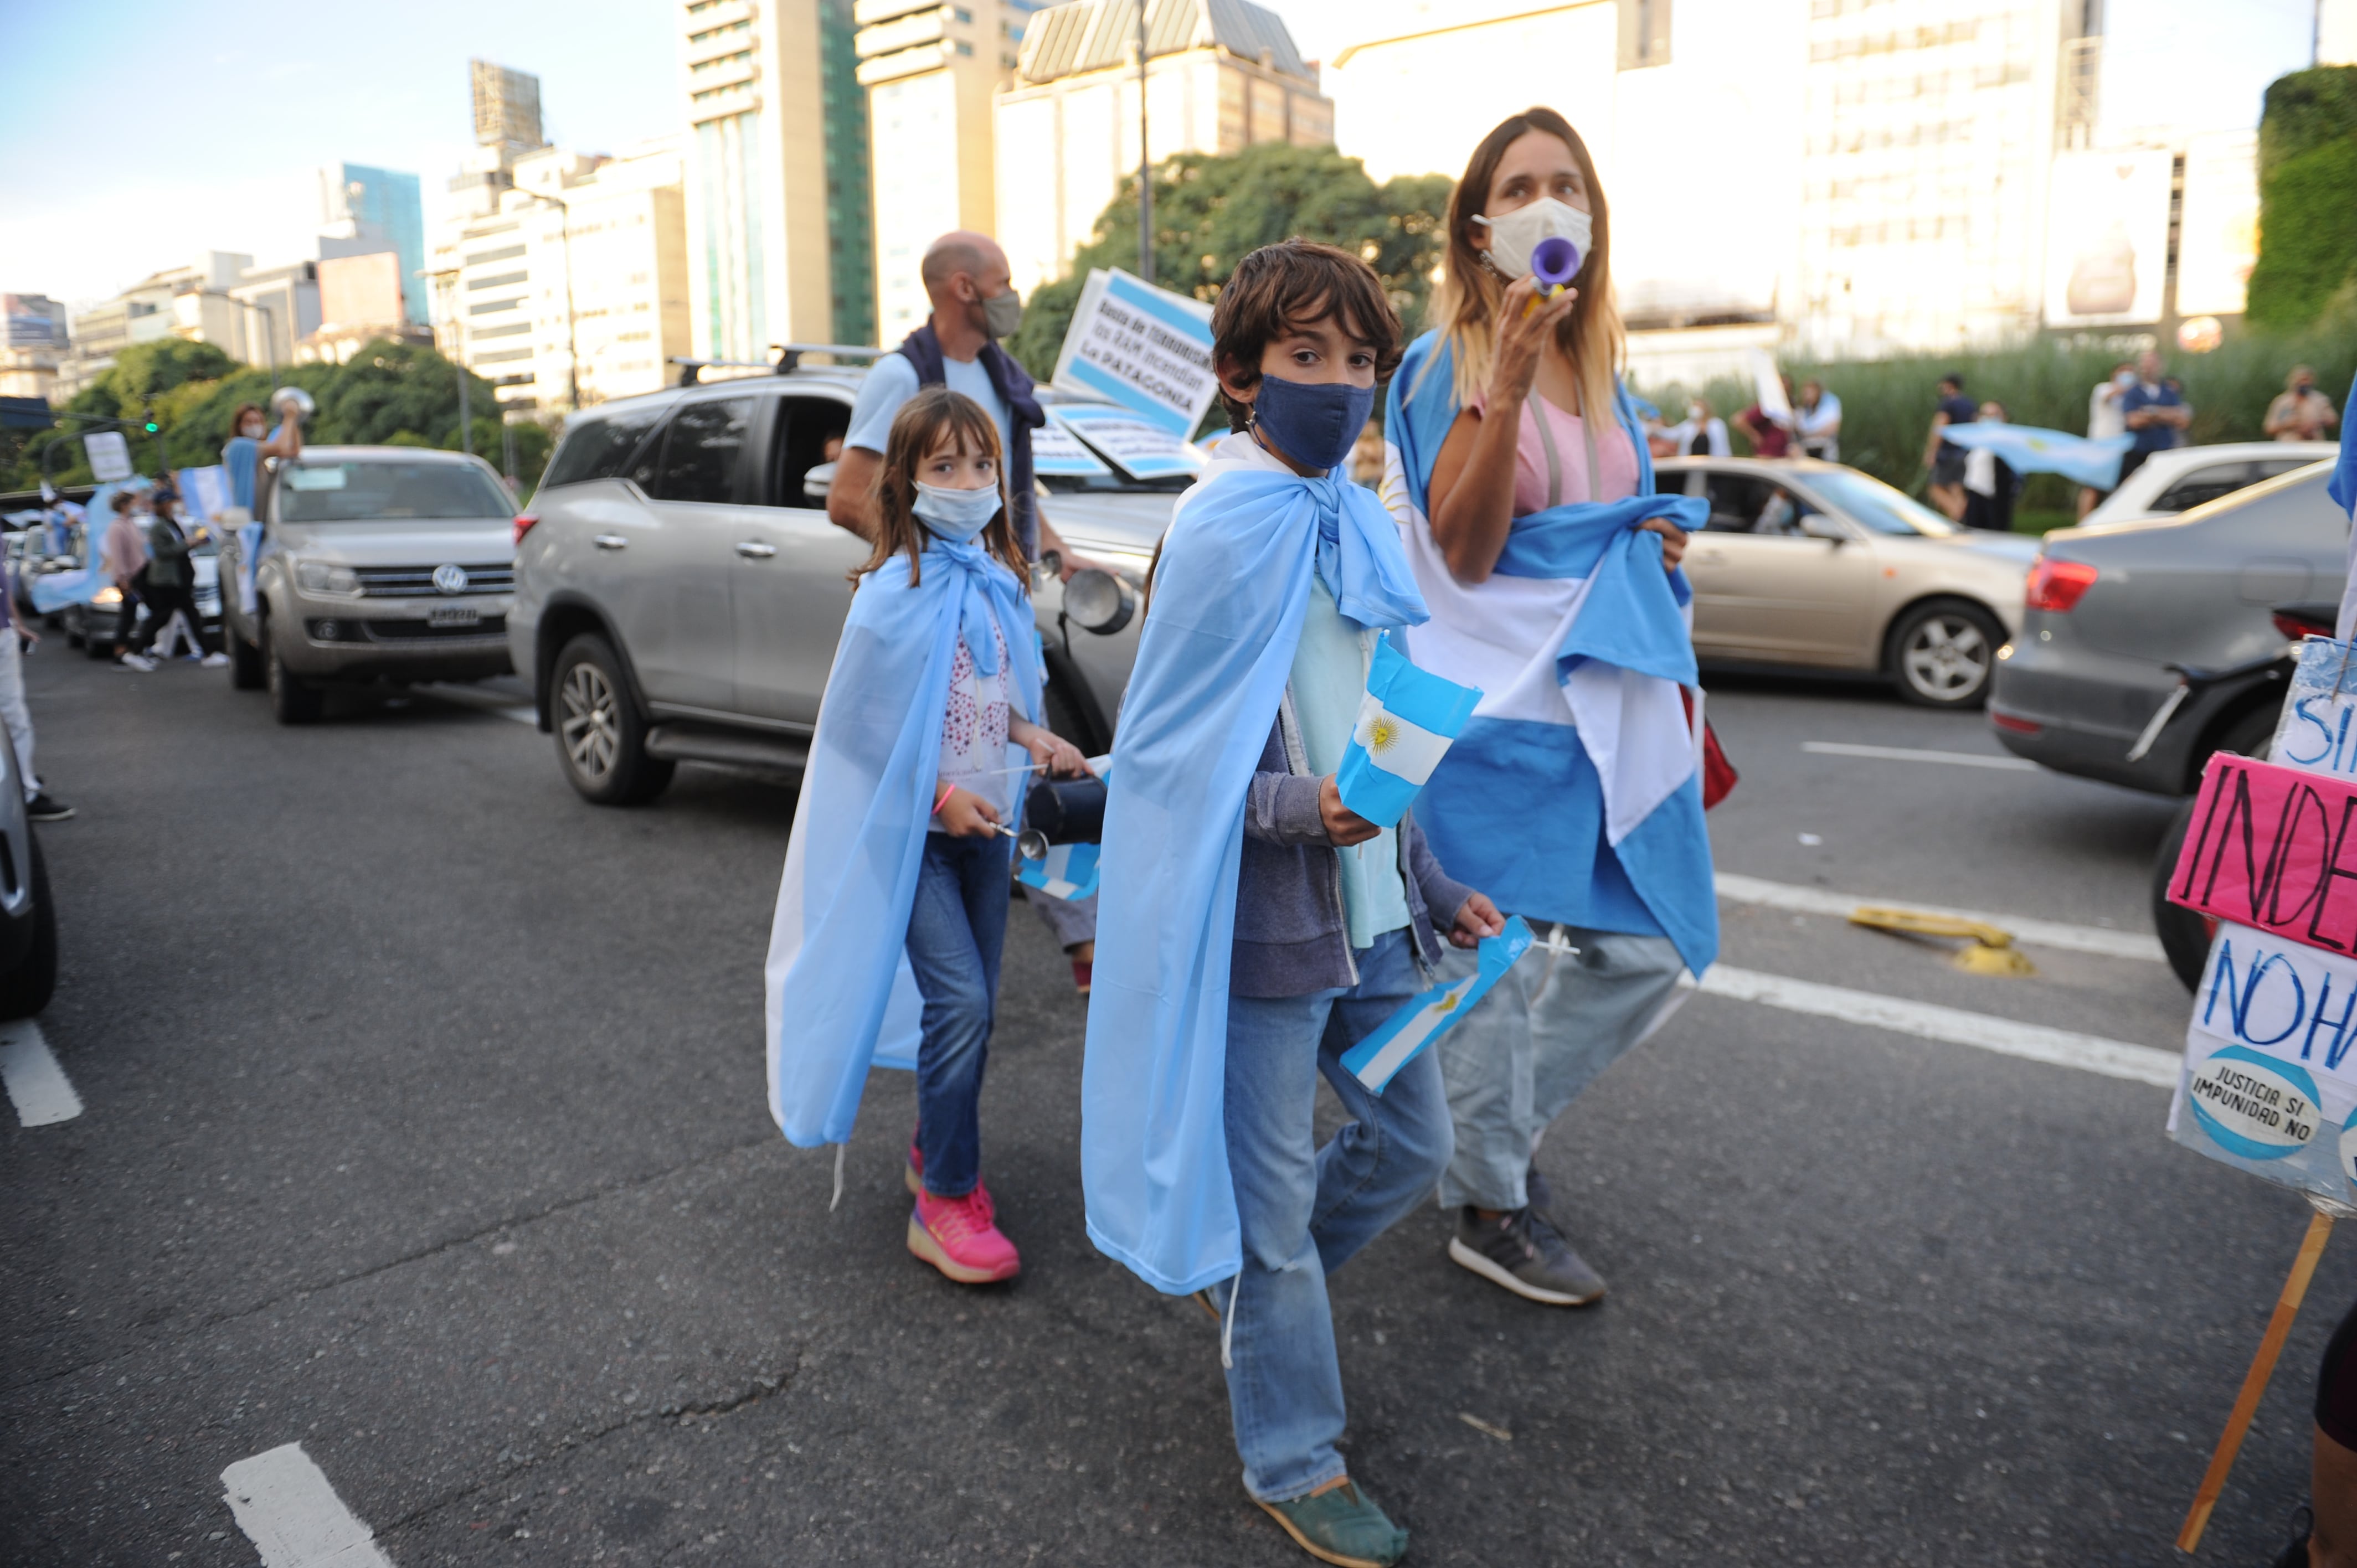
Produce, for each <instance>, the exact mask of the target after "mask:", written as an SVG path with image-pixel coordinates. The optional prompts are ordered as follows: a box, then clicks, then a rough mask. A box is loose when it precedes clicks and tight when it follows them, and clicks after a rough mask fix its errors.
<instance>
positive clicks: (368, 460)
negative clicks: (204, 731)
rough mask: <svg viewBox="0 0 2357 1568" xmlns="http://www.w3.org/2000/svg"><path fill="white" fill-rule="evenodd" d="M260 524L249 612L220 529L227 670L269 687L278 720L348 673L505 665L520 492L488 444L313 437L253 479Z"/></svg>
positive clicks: (462, 673) (235, 543)
mask: <svg viewBox="0 0 2357 1568" xmlns="http://www.w3.org/2000/svg"><path fill="white" fill-rule="evenodd" d="M254 502H255V506H254V510H255V515H256V518H257V520H258V521H261V522H262V523H263V525H264V531H263V535H262V545H261V548H260V549H258V550H257V551H255V552H254V563H253V565H254V596H255V604H254V610H253V613H252V614H250V615H249V614H248V613H247V612H246V610H245V608H244V607H243V605H242V603H241V602H240V600H241V597H242V596H241V595H240V593H239V591H238V575H239V571H240V568H241V565H242V562H241V560H240V553H241V552H242V549H243V545H242V542H241V541H240V540H239V539H238V538H237V536H236V532H234V531H227V532H228V536H227V537H225V538H223V539H222V540H221V627H222V633H223V640H224V641H225V642H226V643H227V644H228V649H227V651H228V653H229V656H230V679H231V682H232V683H233V684H235V685H236V686H238V687H239V688H241V689H243V690H253V689H256V688H264V687H266V688H267V689H268V690H269V693H270V708H271V712H272V713H273V714H275V715H276V716H277V718H278V721H279V722H280V723H281V724H307V723H309V722H310V721H311V720H313V719H316V718H317V717H318V716H319V711H320V707H321V703H322V699H323V688H324V686H326V685H328V684H330V683H335V682H388V681H389V682H417V681H479V680H482V679H484V678H485V677H486V676H491V675H505V674H508V673H510V672H511V671H512V669H513V666H511V664H510V663H509V662H508V637H507V630H508V628H507V618H508V612H509V609H510V607H511V606H512V604H513V603H514V593H515V535H514V532H513V531H514V529H515V528H516V526H517V524H516V523H515V521H514V511H515V508H514V502H513V499H512V498H511V497H510V496H509V494H508V490H507V487H506V486H504V485H502V484H501V483H500V478H499V475H498V474H497V473H496V472H495V471H494V470H493V469H492V467H491V466H490V464H488V463H486V462H484V461H483V460H482V459H481V458H479V457H468V456H461V455H459V454H458V453H456V452H435V451H428V450H426V449H424V448H421V447H410V446H307V447H305V448H304V449H303V455H302V456H300V457H297V458H296V459H294V460H293V461H291V462H275V461H274V463H273V466H272V471H271V472H270V473H268V474H266V475H264V476H263V478H262V481H261V483H259V484H258V485H256V486H255V495H254Z"/></svg>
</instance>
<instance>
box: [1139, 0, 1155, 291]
mask: <svg viewBox="0 0 2357 1568" xmlns="http://www.w3.org/2000/svg"><path fill="white" fill-rule="evenodd" d="M1146 5H1147V0H1137V275H1138V276H1139V277H1141V278H1144V279H1145V280H1146V282H1147V283H1152V282H1153V281H1154V160H1153V158H1152V157H1151V156H1148V154H1147V152H1146Z"/></svg>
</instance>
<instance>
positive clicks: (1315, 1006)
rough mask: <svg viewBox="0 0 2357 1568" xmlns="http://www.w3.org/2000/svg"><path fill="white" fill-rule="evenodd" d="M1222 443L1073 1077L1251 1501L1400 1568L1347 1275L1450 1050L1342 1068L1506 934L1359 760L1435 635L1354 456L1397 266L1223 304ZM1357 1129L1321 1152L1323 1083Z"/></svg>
mask: <svg viewBox="0 0 2357 1568" xmlns="http://www.w3.org/2000/svg"><path fill="white" fill-rule="evenodd" d="M1211 330H1212V333H1213V335H1214V343H1213V346H1212V365H1213V368H1214V370H1215V371H1216V373H1217V374H1218V376H1219V380H1220V392H1221V396H1222V400H1223V402H1224V403H1225V404H1226V407H1227V412H1228V420H1229V424H1230V426H1231V428H1232V431H1233V432H1234V433H1233V434H1231V435H1229V436H1228V437H1227V438H1226V439H1225V440H1223V441H1222V442H1221V443H1220V445H1219V446H1218V447H1217V448H1215V449H1214V451H1213V452H1212V454H1211V462H1210V464H1209V465H1208V466H1207V467H1206V468H1205V470H1204V474H1203V478H1202V479H1201V480H1200V482H1198V483H1197V484H1196V485H1195V486H1194V487H1193V488H1192V489H1189V490H1188V491H1187V492H1186V494H1185V495H1183V496H1181V497H1180V498H1179V503H1178V507H1177V509H1176V510H1175V513H1174V515H1173V517H1172V520H1171V523H1170V527H1169V530H1168V532H1167V533H1166V534H1165V535H1164V537H1163V544H1162V549H1161V553H1160V555H1159V558H1158V560H1157V564H1156V567H1155V571H1154V575H1153V578H1152V583H1151V591H1152V596H1151V598H1150V600H1149V601H1148V605H1147V609H1146V622H1145V627H1144V629H1143V632H1142V634H1141V636H1140V638H1139V641H1138V650H1137V663H1136V667H1135V671H1134V672H1133V673H1132V675H1131V677H1130V684H1129V695H1128V697H1127V699H1126V700H1125V703H1124V704H1123V709H1122V716H1121V725H1120V727H1119V729H1118V731H1117V732H1116V735H1115V737H1114V751H1113V764H1112V768H1111V771H1110V773H1109V774H1108V776H1107V778H1106V790H1107V797H1108V799H1107V804H1106V812H1105V826H1104V843H1103V854H1102V855H1101V858H1100V862H1099V864H1100V867H1101V871H1102V876H1103V884H1102V886H1103V891H1102V893H1101V894H1100V895H1099V897H1100V899H1101V900H1102V904H1103V921H1102V923H1101V925H1100V927H1099V929H1098V936H1097V962H1096V976H1097V986H1096V990H1095V993H1094V994H1093V995H1092V997H1091V999H1090V1004H1089V1034H1088V1054H1087V1058H1086V1060H1085V1062H1084V1064H1083V1066H1082V1079H1081V1174H1082V1186H1083V1188H1084V1190H1085V1193H1086V1196H1087V1199H1088V1221H1089V1237H1090V1239H1091V1240H1093V1241H1094V1242H1095V1243H1096V1244H1097V1246H1098V1247H1099V1248H1100V1249H1101V1250H1103V1251H1104V1252H1106V1253H1107V1254H1108V1255H1110V1256H1112V1257H1114V1258H1115V1259H1117V1260H1118V1261H1120V1262H1122V1263H1124V1264H1125V1265H1126V1266H1127V1267H1129V1268H1130V1269H1131V1270H1132V1271H1133V1272H1134V1273H1136V1274H1137V1275H1138V1276H1139V1277H1140V1278H1142V1279H1144V1280H1145V1281H1146V1283H1148V1284H1150V1285H1152V1286H1154V1287H1155V1288H1156V1289H1157V1290H1160V1291H1164V1292H1167V1293H1169V1294H1182V1293H1188V1292H1202V1293H1204V1294H1205V1301H1206V1305H1209V1306H1210V1307H1211V1309H1212V1310H1213V1311H1215V1312H1217V1313H1219V1314H1220V1315H1221V1316H1222V1319H1223V1322H1222V1352H1221V1359H1222V1364H1223V1365H1225V1366H1226V1368H1227V1369H1228V1401H1229V1406H1230V1409H1231V1411H1232V1413H1233V1417H1234V1426H1235V1438H1236V1450H1237V1452H1238V1454H1240V1455H1242V1456H1243V1480H1244V1488H1245V1490H1246V1491H1248V1492H1249V1493H1250V1494H1251V1495H1252V1497H1253V1498H1254V1501H1255V1502H1257V1503H1259V1504H1260V1506H1261V1507H1262V1508H1263V1509H1266V1510H1267V1511H1268V1513H1269V1514H1270V1516H1271V1517H1273V1518H1274V1519H1275V1520H1276V1521H1277V1522H1278V1523H1279V1524H1280V1525H1281V1526H1283V1527H1284V1529H1285V1530H1286V1533H1287V1534H1288V1535H1290V1536H1291V1537H1292V1538H1293V1539H1294V1541H1296V1542H1297V1543H1298V1544H1299V1545H1300V1546H1302V1547H1303V1548H1304V1549H1305V1550H1306V1551H1308V1552H1310V1554H1311V1555H1313V1556H1315V1557H1318V1558H1319V1559H1320V1560H1322V1561H1324V1562H1328V1563H1376V1564H1388V1563H1395V1562H1397V1561H1398V1560H1399V1557H1400V1554H1401V1553H1402V1552H1405V1550H1406V1546H1407V1533H1406V1531H1405V1530H1401V1529H1399V1528H1398V1527H1397V1526H1396V1525H1394V1524H1393V1523H1392V1521H1391V1520H1390V1519H1389V1518H1387V1517H1386V1516H1385V1515H1384V1513H1383V1509H1381V1508H1379V1507H1377V1506H1376V1504H1375V1503H1374V1502H1373V1500H1372V1499H1371V1498H1368V1497H1367V1496H1366V1494H1365V1493H1364V1492H1362V1491H1361V1490H1360V1489H1359V1488H1358V1487H1357V1486H1356V1485H1355V1484H1354V1483H1353V1482H1352V1481H1351V1477H1350V1474H1349V1470H1348V1467H1347V1466H1345V1465H1344V1463H1343V1459H1342V1455H1341V1454H1340V1451H1339V1450H1338V1448H1337V1446H1336V1444H1337V1442H1338V1440H1339V1439H1340V1437H1341V1435H1342V1432H1343V1420H1344V1412H1343V1404H1342V1378H1341V1370H1340V1364H1339V1362H1338V1360H1337V1358H1336V1352H1335V1344H1334V1324H1333V1318H1332V1316H1331V1313H1330V1311H1329V1307H1328V1305H1327V1296H1326V1279H1327V1276H1328V1275H1329V1274H1330V1273H1333V1272H1334V1271H1335V1270H1336V1269H1338V1268H1340V1267H1341V1265H1342V1264H1343V1263H1344V1262H1348V1261H1349V1260H1350V1259H1351V1257H1352V1256H1353V1255H1355V1254H1356V1253H1357V1252H1358V1251H1359V1250H1360V1249H1361V1248H1362V1247H1364V1246H1365V1245H1366V1244H1367V1243H1368V1242H1370V1241H1372V1240H1374V1239H1375V1238H1376V1237H1377V1236H1379V1235H1381V1234H1382V1233H1383V1231H1384V1230H1387V1229H1388V1228H1389V1227H1390V1226H1391V1225H1392V1224H1394V1222H1395V1221H1397V1220H1398V1219H1401V1218H1402V1217H1403V1216H1405V1215H1406V1214H1408V1213H1410V1212H1412V1211H1413V1210H1414V1209H1415V1208H1416V1207H1417V1206H1418V1205H1420V1204H1421V1203H1422V1202H1423V1201H1424V1198H1425V1195H1426V1193H1428V1192H1430V1191H1431V1190H1432V1182H1433V1178H1434V1177H1435V1176H1437V1175H1438V1174H1439V1172H1440V1170H1441V1168H1442V1166H1443V1165H1445V1164H1446V1163H1447V1161H1448V1146H1449V1133H1448V1102H1447V1100H1446V1097H1445V1096H1444V1095H1443V1093H1442V1090H1441V1084H1440V1075H1439V1072H1438V1070H1437V1068H1436V1067H1435V1065H1434V1063H1433V1060H1432V1057H1431V1054H1430V1053H1428V1052H1427V1053H1426V1054H1425V1055H1424V1056H1422V1057H1419V1058H1416V1059H1415V1060H1414V1061H1411V1062H1409V1063H1407V1064H1406V1065H1405V1066H1404V1067H1402V1068H1401V1069H1399V1071H1398V1073H1397V1075H1396V1076H1394V1078H1393V1079H1392V1080H1391V1082H1390V1083H1389V1085H1388V1086H1387V1088H1386V1089H1385V1090H1384V1092H1383V1095H1382V1097H1381V1098H1378V1097H1376V1096H1375V1095H1374V1094H1373V1093H1372V1092H1371V1091H1369V1090H1367V1089H1366V1088H1365V1087H1364V1086H1363V1085H1361V1083H1359V1082H1358V1081H1357V1080H1356V1079H1354V1078H1352V1077H1351V1074H1350V1073H1349V1072H1348V1071H1347V1070H1346V1069H1344V1068H1343V1067H1342V1065H1341V1056H1342V1053H1343V1052H1345V1051H1347V1050H1349V1049H1350V1048H1351V1047H1353V1046H1355V1045H1356V1044H1358V1043H1359V1041H1360V1040H1361V1039H1363V1038H1364V1037H1365V1036H1368V1035H1369V1034H1371V1033H1372V1032H1373V1031H1374V1030H1375V1029H1376V1028H1377V1027H1378V1026H1381V1025H1382V1024H1383V1022H1384V1020H1385V1019H1386V1018H1388V1017H1389V1016H1390V1015H1392V1014H1393V1013H1394V1012H1395V1011H1396V1010H1397V1009H1398V1008H1399V1007H1400V1006H1401V1005H1402V1004H1404V1003H1405V1002H1406V1001H1407V1000H1408V999H1409V998H1411V997H1414V996H1415V995H1417V994H1419V993H1422V992H1423V991H1424V990H1425V989H1426V986H1427V985H1428V984H1429V983H1430V982H1429V980H1428V978H1427V976H1428V974H1429V972H1430V970H1431V966H1432V965H1433V964H1434V963H1436V962H1437V960H1438V959H1439V957H1440V954H1441V952H1442V951H1443V948H1442V944H1441V940H1440V937H1439V933H1441V932H1447V933H1448V940H1450V941H1452V942H1456V943H1458V944H1460V945H1464V946H1468V947H1470V946H1474V945H1477V944H1478V943H1479V942H1480V939H1481V938H1483V937H1486V936H1492V935H1495V934H1496V933H1497V932H1498V931H1499V930H1500V929H1502V922H1501V920H1500V919H1499V918H1498V913H1497V909H1496V908H1495V907H1494V906H1493V905H1491V902H1490V900H1489V899H1488V898H1486V897H1483V896H1482V895H1480V894H1479V893H1476V892H1474V891H1472V890H1471V889H1470V888H1468V887H1466V886H1463V885H1462V884H1460V883H1458V882H1456V881H1454V880H1453V879H1451V878H1450V877H1449V876H1448V874H1447V873H1446V872H1444V871H1443V870H1442V869H1441V866H1440V865H1439V863H1438V862H1437V861H1436V860H1435V859H1434V858H1433V855H1432V853H1431V851H1430V850H1429V849H1427V848H1426V845H1425V843H1424V837H1423V834H1422V832H1420V831H1419V830H1418V828H1417V827H1416V824H1415V817H1414V815H1413V814H1412V813H1411V814H1407V815H1404V816H1403V817H1401V819H1400V822H1399V826H1398V828H1397V829H1396V830H1395V831H1394V830H1384V829H1378V828H1377V827H1376V826H1375V824H1374V823H1372V822H1368V821H1366V820H1365V819H1363V818H1361V817H1360V816H1358V815H1357V814H1356V813H1354V812H1352V811H1350V810H1349V809H1348V808H1347V807H1345V806H1344V805H1343V804H1342V801H1341V795H1340V789H1339V787H1338V784H1337V782H1336V779H1335V774H1336V772H1337V770H1338V768H1340V764H1341V760H1342V757H1343V754H1344V752H1345V751H1346V750H1347V749H1348V747H1349V746H1350V743H1351V731H1352V727H1353V725H1354V724H1355V722H1356V720H1357V717H1358V714H1359V712H1360V706H1361V701H1362V700H1363V697H1364V695H1365V692H1366V674H1367V666H1368V660H1369V659H1370V657H1371V656H1372V645H1373V642H1374V639H1375V638H1376V637H1377V636H1378V634H1380V633H1381V632H1382V631H1383V630H1385V629H1394V628H1402V627H1405V626H1409V625H1412V624H1414V623H1415V622H1418V621H1421V620H1423V619H1424V618H1425V609H1424V605H1423V602H1422V600H1421V599H1419V598H1418V596H1417V595H1416V591H1415V581H1414V579H1413V578H1412V577H1411V576H1410V575H1409V572H1408V566H1407V562H1406V560H1405V557H1404V556H1403V555H1402V553H1401V550H1400V539H1399V531H1398V529H1397V528H1395V527H1394V525H1393V523H1392V520H1391V518H1390V516H1389V515H1388V514H1387V513H1386V512H1385V511H1384V510H1383V505H1382V503H1381V502H1379V501H1378V500H1376V499H1375V498H1374V497H1373V496H1372V494H1370V493H1369V492H1368V491H1366V490H1364V489H1361V488H1360V487H1358V486H1357V485H1354V484H1351V482H1350V481H1349V479H1348V478H1345V477H1344V476H1343V475H1342V474H1341V473H1340V472H1339V471H1338V470H1340V468H1341V467H1342V465H1343V464H1345V463H1347V462H1348V461H1349V460H1350V455H1351V444H1352V442H1353V441H1355V440H1356V439H1357V437H1358V435H1359V433H1360V431H1361V429H1362V428H1363V427H1364V425H1365V424H1366V422H1367V415H1368V414H1369V413H1370V412H1372V408H1373V405H1374V387H1375V382H1376V380H1377V379H1378V377H1379V376H1381V375H1382V374H1383V372H1384V371H1388V370H1389V369H1390V368H1391V366H1392V364H1393V362H1394V359H1395V357H1396V355H1397V353H1398V343H1399V322H1398V318H1397V317H1394V315H1393V313H1392V307H1391V304H1390V302H1389V301H1388V300H1387V299H1386V298H1385V297H1384V295H1383V283H1382V280H1381V279H1379V278H1377V277H1376V275H1375V274H1374V273H1373V271H1372V269H1370V268H1369V267H1368V266H1367V265H1366V263H1363V262H1361V260H1359V258H1358V257H1356V256H1354V255H1352V254H1351V253H1349V252H1345V251H1340V250H1336V249H1334V248H1333V247H1331V246H1328V245H1318V244H1311V243H1308V242H1305V241H1301V240H1288V241H1286V242H1284V243H1283V244H1278V245H1268V246H1264V247H1263V248H1261V249H1260V250H1257V251H1254V252H1252V253H1251V254H1250V255H1248V256H1246V257H1244V258H1243V260H1242V261H1241V262H1239V263H1237V264H1236V269H1235V272H1234V274H1233V275H1232V277H1231V278H1230V280H1229V282H1228V284H1227V285H1226V286H1225V287H1223V288H1222V290H1221V291H1220V298H1219V303H1218V304H1217V305H1216V306H1214V307H1213V310H1212V313H1211ZM1321 1076H1322V1077H1324V1079H1326V1081H1327V1082H1328V1083H1329V1084H1330V1085H1332V1087H1333V1090H1334V1092H1335V1094H1336V1095H1337V1096H1338V1097H1339V1098H1340V1101H1341V1103H1342V1108H1343V1111H1344V1112H1345V1113H1346V1114H1347V1115H1348V1116H1350V1117H1351V1121H1350V1122H1348V1123H1346V1124H1345V1125H1344V1126H1343V1128H1342V1129H1341V1131H1340V1132H1339V1133H1336V1134H1335V1135H1334V1137H1333V1138H1331V1139H1330V1140H1329V1141H1328V1142H1327V1144H1325V1146H1324V1147H1322V1148H1320V1147H1318V1143H1317V1136H1318V1134H1317V1103H1318V1079H1319V1078H1320V1077H1321Z"/></svg>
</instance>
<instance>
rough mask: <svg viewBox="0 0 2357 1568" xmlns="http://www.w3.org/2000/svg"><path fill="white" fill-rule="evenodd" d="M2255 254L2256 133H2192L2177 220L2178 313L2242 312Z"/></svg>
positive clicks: (2256, 236) (2257, 210)
mask: <svg viewBox="0 0 2357 1568" xmlns="http://www.w3.org/2000/svg"><path fill="white" fill-rule="evenodd" d="M2258 259H2259V137H2258V133H2257V132H2255V131H2222V132H2219V133H2216V134H2212V135H2206V136H2196V137H2194V138H2193V139H2192V140H2191V141H2190V142H2188V143H2187V144H2186V146H2185V206H2184V209H2183V211H2182V212H2181V214H2180V215H2179V219H2178V225H2177V313H2178V314H2179V316H2240V315H2241V314H2242V313H2243V293H2244V286H2245V285H2247V284H2249V282H2250V280H2251V264H2252V263H2255V262H2256V261H2257V260H2258Z"/></svg>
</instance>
